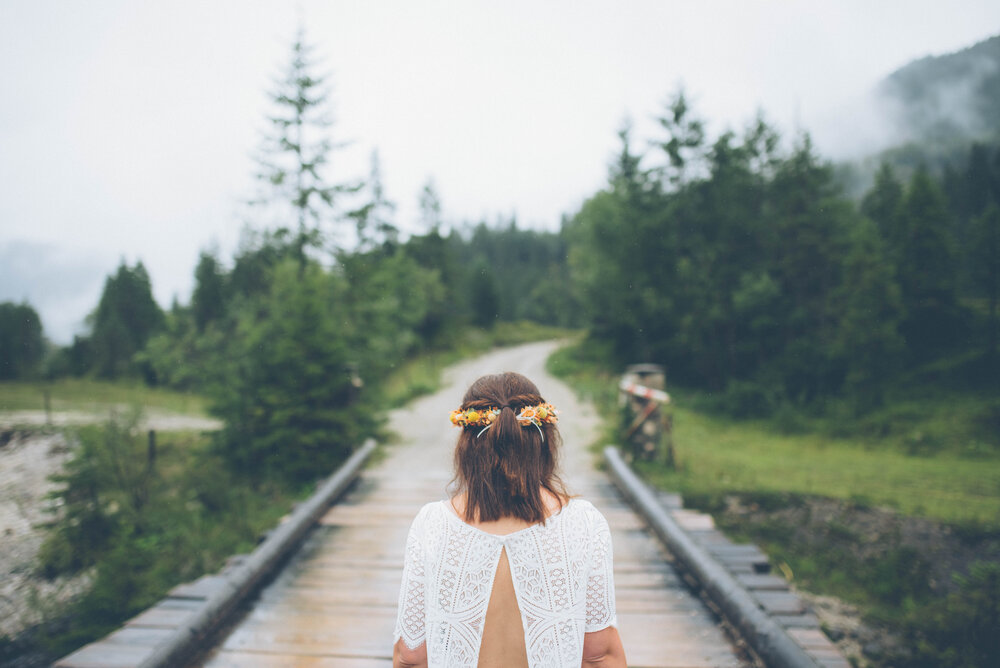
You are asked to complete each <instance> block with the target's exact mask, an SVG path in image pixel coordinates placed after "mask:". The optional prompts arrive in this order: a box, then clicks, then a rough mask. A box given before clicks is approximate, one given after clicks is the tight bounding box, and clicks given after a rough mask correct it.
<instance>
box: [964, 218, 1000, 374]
mask: <svg viewBox="0 0 1000 668" xmlns="http://www.w3.org/2000/svg"><path fill="white" fill-rule="evenodd" d="M971 233H972V239H973V246H972V248H973V251H972V277H973V280H974V281H975V285H976V287H977V288H978V289H979V290H981V291H982V293H983V294H985V295H986V298H987V301H988V303H989V329H988V334H987V336H988V342H987V350H988V352H989V354H990V356H992V357H995V356H996V353H997V334H998V327H997V306H998V301H1000V207H998V206H997V205H996V204H990V205H989V206H988V207H987V208H986V210H985V211H984V212H983V213H982V215H980V216H978V217H976V218H973V220H972V230H971Z"/></svg>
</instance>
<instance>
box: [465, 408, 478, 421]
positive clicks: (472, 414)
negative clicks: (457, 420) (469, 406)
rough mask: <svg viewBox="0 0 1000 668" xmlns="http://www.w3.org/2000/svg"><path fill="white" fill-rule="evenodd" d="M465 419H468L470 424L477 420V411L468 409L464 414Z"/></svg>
mask: <svg viewBox="0 0 1000 668" xmlns="http://www.w3.org/2000/svg"><path fill="white" fill-rule="evenodd" d="M465 419H466V420H468V421H469V424H472V423H474V422H476V421H477V420H479V413H477V412H476V411H469V412H468V413H466V414H465Z"/></svg>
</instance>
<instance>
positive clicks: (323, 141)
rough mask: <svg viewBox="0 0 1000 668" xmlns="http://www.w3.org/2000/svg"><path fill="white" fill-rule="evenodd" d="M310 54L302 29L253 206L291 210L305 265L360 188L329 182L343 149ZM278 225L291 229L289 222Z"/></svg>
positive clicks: (278, 93)
mask: <svg viewBox="0 0 1000 668" xmlns="http://www.w3.org/2000/svg"><path fill="white" fill-rule="evenodd" d="M312 52H313V48H312V47H311V46H309V45H307V44H306V42H305V35H304V31H303V30H301V29H300V30H299V33H298V35H297V36H296V39H295V42H294V44H293V45H292V58H291V62H290V63H289V65H288V69H287V72H286V73H285V76H284V78H283V79H281V80H280V81H278V82H277V85H276V88H275V90H274V91H273V92H272V93H271V95H270V97H271V99H272V101H273V102H274V104H275V106H276V107H277V109H276V111H275V113H274V114H273V115H271V116H270V117H269V118H268V120H269V121H270V123H271V132H270V134H268V135H267V136H266V137H265V140H264V144H263V146H262V149H261V155H260V156H259V157H258V158H257V161H258V163H259V167H260V171H259V172H258V174H257V178H258V179H259V181H260V182H261V186H262V187H261V191H260V193H259V194H258V197H257V198H256V199H255V200H253V201H252V202H251V204H255V205H268V206H274V207H277V209H278V211H279V215H283V214H282V213H281V212H282V210H283V209H286V208H287V207H290V215H291V217H293V218H294V220H295V225H296V231H295V242H294V246H295V248H296V252H297V253H298V256H299V262H300V264H302V265H304V262H305V252H306V248H307V247H319V246H321V245H322V242H323V229H322V228H323V225H324V224H326V223H330V222H332V221H335V220H336V219H337V216H338V209H337V207H338V205H339V202H338V200H339V199H340V195H342V194H345V193H351V192H356V191H357V190H358V188H359V186H358V185H356V184H345V183H340V184H334V183H331V182H330V181H329V180H328V176H327V171H328V169H329V166H330V158H331V154H332V152H333V150H334V149H335V148H338V147H340V146H342V145H335V144H334V143H333V142H332V141H331V140H330V137H329V132H328V129H329V128H330V126H331V125H332V124H333V121H332V120H331V118H330V115H329V111H328V101H329V95H328V92H327V86H326V78H325V77H323V76H319V75H316V74H315V73H314V70H315V68H316V63H315V61H314V60H312ZM279 225H280V226H281V228H282V229H288V222H287V221H279Z"/></svg>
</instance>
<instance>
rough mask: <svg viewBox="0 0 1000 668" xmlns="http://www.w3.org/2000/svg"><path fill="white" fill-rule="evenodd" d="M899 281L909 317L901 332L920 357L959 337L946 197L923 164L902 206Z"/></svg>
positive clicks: (953, 265)
mask: <svg viewBox="0 0 1000 668" xmlns="http://www.w3.org/2000/svg"><path fill="white" fill-rule="evenodd" d="M901 217H902V218H901V221H900V225H901V228H902V232H903V238H902V240H901V247H900V255H899V258H900V259H899V283H900V287H901V289H902V297H903V308H904V310H905V317H904V320H903V325H902V328H901V331H902V333H903V336H904V337H905V338H906V344H907V347H908V348H910V350H911V351H912V352H913V353H914V354H915V355H916V358H917V359H918V360H920V359H927V356H928V355H931V354H933V353H935V352H937V351H940V350H941V349H942V348H943V347H946V346H948V345H949V344H953V343H954V342H955V341H956V339H957V337H958V317H957V316H958V313H957V306H958V304H957V295H956V276H955V273H956V263H955V248H954V240H953V239H952V236H951V226H950V225H949V217H948V210H947V208H946V206H945V200H944V195H943V194H942V192H941V190H940V188H939V187H938V186H937V184H936V183H935V182H934V180H933V179H932V178H931V176H930V174H929V173H928V171H927V169H926V168H924V167H921V168H919V169H917V171H916V172H914V174H913V178H912V179H911V181H910V186H909V189H908V192H907V193H906V198H905V200H904V201H903V205H902V208H901Z"/></svg>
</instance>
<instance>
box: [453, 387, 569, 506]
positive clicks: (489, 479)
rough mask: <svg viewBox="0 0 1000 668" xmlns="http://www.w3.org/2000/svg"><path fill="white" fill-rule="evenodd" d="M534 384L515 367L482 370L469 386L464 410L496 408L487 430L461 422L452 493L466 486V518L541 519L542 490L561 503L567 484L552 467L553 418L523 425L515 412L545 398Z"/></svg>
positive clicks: (555, 448)
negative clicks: (497, 411) (495, 371)
mask: <svg viewBox="0 0 1000 668" xmlns="http://www.w3.org/2000/svg"><path fill="white" fill-rule="evenodd" d="M544 401H545V400H544V399H542V396H541V394H540V393H539V392H538V388H537V387H535V384H534V383H532V382H531V381H530V380H528V379H527V378H525V377H524V376H522V375H521V374H519V373H513V372H507V373H500V374H494V375H489V376H483V377H482V378H480V379H478V380H477V381H476V382H474V383H473V384H472V386H471V387H469V389H468V391H467V392H466V393H465V397H464V398H463V400H462V406H461V408H462V410H466V409H469V408H475V409H483V410H485V409H490V408H498V409H500V415H498V416H497V418H496V420H495V421H494V422H493V423H492V424H491V425H490V427H489V429H486V430H485V431H484V430H483V429H482V428H480V427H465V428H464V429H463V430H462V433H461V434H460V435H459V437H458V445H457V446H456V447H455V478H454V480H453V481H452V482H453V483H456V484H457V489H456V493H461V492H465V495H466V503H465V520H466V521H467V522H477V521H478V522H490V521H493V520H498V519H501V518H504V517H517V518H520V519H523V520H525V521H527V522H532V523H536V522H541V521H543V520H544V519H545V517H546V512H545V510H546V507H545V500H544V498H543V497H542V490H547V491H548V492H549V493H551V494H553V495H554V496H555V497H556V498H557V499H558V500H559V503H560V507H561V506H562V504H563V503H564V501H565V499H566V498H567V494H566V488H565V486H564V485H563V482H562V480H560V478H559V476H558V474H557V473H556V468H557V465H558V458H559V449H560V447H561V446H562V439H561V437H560V436H559V430H558V429H557V428H556V426H555V425H554V424H549V423H543V424H542V425H541V426H540V427H539V428H537V429H536V428H535V427H534V426H533V425H530V426H527V427H522V426H521V425H520V424H519V423H518V421H517V419H516V417H515V416H516V415H517V414H518V413H519V412H520V411H521V409H522V408H523V407H525V406H536V405H538V404H541V403H544Z"/></svg>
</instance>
